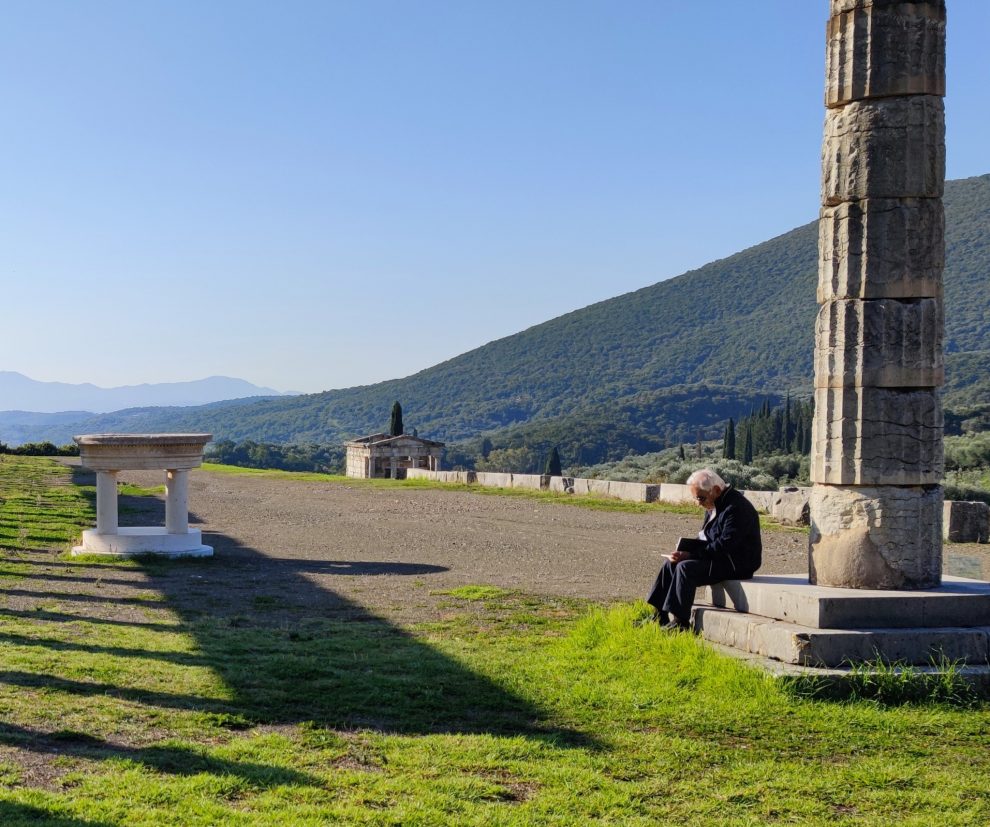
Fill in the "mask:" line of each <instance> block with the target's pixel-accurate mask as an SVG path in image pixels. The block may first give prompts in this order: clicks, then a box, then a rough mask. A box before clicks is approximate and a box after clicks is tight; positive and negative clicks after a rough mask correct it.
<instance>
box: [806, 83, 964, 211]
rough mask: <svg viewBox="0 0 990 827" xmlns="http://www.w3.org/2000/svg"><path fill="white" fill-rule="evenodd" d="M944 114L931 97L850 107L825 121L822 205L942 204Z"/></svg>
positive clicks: (937, 100)
mask: <svg viewBox="0 0 990 827" xmlns="http://www.w3.org/2000/svg"><path fill="white" fill-rule="evenodd" d="M944 183H945V108H944V106H943V103H942V99H941V98H938V97H934V96H930V95H916V96H912V97H903V98H882V99H879V100H871V101H858V102H855V103H850V104H848V105H847V106H844V107H842V108H841V109H830V110H828V112H827V113H826V115H825V141H824V144H823V147H822V202H823V204H824V205H825V206H834V205H836V204H840V203H842V202H843V201H857V200H860V199H863V198H941V197H942V190H943V187H944Z"/></svg>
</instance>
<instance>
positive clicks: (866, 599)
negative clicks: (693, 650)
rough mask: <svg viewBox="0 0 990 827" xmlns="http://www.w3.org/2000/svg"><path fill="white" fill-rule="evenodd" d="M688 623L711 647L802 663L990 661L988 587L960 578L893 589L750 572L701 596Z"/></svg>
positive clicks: (980, 663)
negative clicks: (750, 575)
mask: <svg viewBox="0 0 990 827" xmlns="http://www.w3.org/2000/svg"><path fill="white" fill-rule="evenodd" d="M693 622H694V626H695V628H696V629H697V630H698V631H699V632H700V633H701V634H702V635H703V636H704V637H705V639H706V640H709V641H711V642H712V643H716V644H721V645H723V646H731V647H733V648H735V649H739V650H741V651H744V652H748V653H751V654H754V655H761V656H763V657H766V658H772V659H773V660H776V661H781V662H783V663H789V664H796V665H801V666H813V667H839V666H849V665H850V664H852V663H856V662H860V663H862V662H876V661H878V660H882V661H884V662H887V663H893V662H898V663H906V664H912V665H916V666H925V665H931V664H932V662H933V661H934V662H935V663H938V662H939V660H940V659H941V658H943V657H944V658H947V659H948V660H949V661H951V662H956V663H963V664H967V665H972V666H973V667H977V668H979V667H982V668H983V669H987V664H988V661H990V583H983V582H979V581H976V580H967V579H965V578H962V577H946V578H945V582H944V583H942V584H941V585H940V586H936V587H934V588H931V589H923V590H916V591H911V592H894V591H887V590H884V589H841V588H830V587H823V586H815V585H812V584H810V583H809V582H808V578H807V577H804V576H803V575H779V576H768V575H757V576H756V577H754V578H753V579H752V580H744V581H729V582H728V583H725V584H718V585H715V586H711V587H707V588H705V589H704V590H702V591H700V592H699V593H698V606H697V608H696V609H695V611H694V617H693Z"/></svg>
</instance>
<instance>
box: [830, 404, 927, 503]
mask: <svg viewBox="0 0 990 827" xmlns="http://www.w3.org/2000/svg"><path fill="white" fill-rule="evenodd" d="M812 443H813V444H812V453H811V480H812V482H814V483H828V484H830V485H936V484H937V483H938V482H939V481H940V480H941V478H942V470H943V456H942V404H941V400H940V399H939V394H938V391H936V390H934V389H931V390H916V391H900V390H891V389H887V388H818V389H816V390H815V419H814V422H813V425H812ZM940 515H941V512H940Z"/></svg>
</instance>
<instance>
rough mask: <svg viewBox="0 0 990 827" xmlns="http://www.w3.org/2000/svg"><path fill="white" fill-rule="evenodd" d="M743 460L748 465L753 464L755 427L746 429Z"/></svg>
mask: <svg viewBox="0 0 990 827" xmlns="http://www.w3.org/2000/svg"><path fill="white" fill-rule="evenodd" d="M743 462H744V463H745V464H746V465H752V464H753V428H752V427H749V428H747V429H746V438H745V439H744V440H743Z"/></svg>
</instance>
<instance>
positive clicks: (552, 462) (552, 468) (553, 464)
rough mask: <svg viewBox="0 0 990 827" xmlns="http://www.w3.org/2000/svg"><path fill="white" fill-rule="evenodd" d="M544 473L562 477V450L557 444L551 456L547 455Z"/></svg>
mask: <svg viewBox="0 0 990 827" xmlns="http://www.w3.org/2000/svg"><path fill="white" fill-rule="evenodd" d="M543 473H544V474H545V475H546V476H548V477H562V476H564V470H563V469H562V468H561V467H560V451H558V450H557V446H556V445H554V446H553V450H552V451H551V452H550V456H548V457H547V464H546V466H544V468H543Z"/></svg>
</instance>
